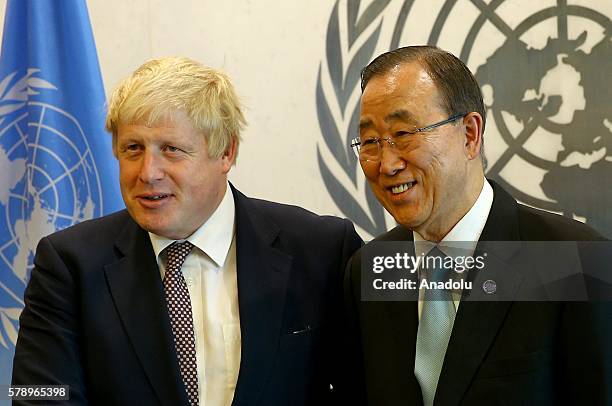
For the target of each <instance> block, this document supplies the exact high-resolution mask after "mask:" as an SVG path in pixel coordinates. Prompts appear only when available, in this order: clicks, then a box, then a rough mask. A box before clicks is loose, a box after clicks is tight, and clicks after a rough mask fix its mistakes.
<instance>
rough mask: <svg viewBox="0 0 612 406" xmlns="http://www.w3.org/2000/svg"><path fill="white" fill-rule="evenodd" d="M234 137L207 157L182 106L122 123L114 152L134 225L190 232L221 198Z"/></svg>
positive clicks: (165, 233)
mask: <svg viewBox="0 0 612 406" xmlns="http://www.w3.org/2000/svg"><path fill="white" fill-rule="evenodd" d="M235 151H236V146H235V143H234V144H232V146H231V147H230V148H229V149H228V151H226V152H225V153H224V154H223V155H222V156H221V157H220V158H210V157H209V156H208V148H207V143H206V138H205V136H204V134H202V133H200V132H198V131H196V130H195V129H194V128H193V126H192V125H191V122H190V121H189V119H188V118H187V116H186V115H185V114H184V113H182V112H177V113H175V114H173V116H172V118H171V119H170V118H166V119H165V120H163V121H162V122H160V123H159V124H157V125H155V126H152V127H147V126H145V125H141V124H120V125H119V127H118V131H117V139H116V144H115V154H116V156H117V159H118V160H119V178H120V184H121V194H122V196H123V200H124V202H125V205H126V207H127V209H128V211H129V213H130V215H131V216H132V218H133V219H134V221H136V223H138V225H140V226H141V227H142V228H144V229H145V230H147V231H150V232H152V233H154V234H157V235H160V236H162V237H166V238H170V239H183V238H186V237H188V236H190V235H191V234H192V233H193V232H194V231H195V230H196V229H197V228H198V227H200V226H201V225H202V224H204V223H205V222H206V220H208V218H209V217H210V216H211V214H212V213H213V212H214V211H215V209H216V208H217V206H219V204H220V203H221V200H222V199H223V196H224V193H225V190H226V187H227V186H226V185H227V173H228V172H229V170H230V168H231V166H232V164H233V161H234V156H235Z"/></svg>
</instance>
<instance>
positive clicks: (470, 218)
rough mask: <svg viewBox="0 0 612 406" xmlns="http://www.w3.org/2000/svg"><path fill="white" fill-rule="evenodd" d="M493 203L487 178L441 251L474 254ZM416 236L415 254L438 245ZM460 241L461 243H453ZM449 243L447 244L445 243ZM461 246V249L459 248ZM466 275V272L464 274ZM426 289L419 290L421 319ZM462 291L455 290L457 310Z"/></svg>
mask: <svg viewBox="0 0 612 406" xmlns="http://www.w3.org/2000/svg"><path fill="white" fill-rule="evenodd" d="M492 204H493V188H492V187H491V185H490V184H489V182H488V181H487V180H486V179H485V180H484V182H483V185H482V189H481V190H480V194H479V195H478V199H476V201H475V202H474V205H473V206H472V207H471V208H470V210H468V212H467V213H465V215H464V216H463V217H462V218H461V220H459V222H458V223H457V224H455V226H454V227H453V228H452V229H451V230H450V231H449V232H448V234H446V235H445V236H444V238H442V241H440V242H439V243H438V244H437V245H438V248H439V249H440V251H442V252H443V253H444V254H445V255H447V256H449V257H455V256H457V255H464V256H472V255H473V254H474V250H475V249H476V244H478V240H479V239H480V234H482V230H483V229H484V226H485V224H486V223H487V218H488V217H489V212H490V211H491V205H492ZM412 236H413V238H414V252H415V255H422V254H427V253H428V252H429V251H430V250H431V249H432V248H434V247H435V246H436V243H435V242H432V241H427V240H425V239H423V237H421V235H420V234H419V233H417V232H416V231H413V232H412ZM453 242H455V243H457V242H458V243H459V244H453ZM445 243H447V244H445ZM457 248H459V249H457ZM464 275H465V274H464ZM424 291H425V290H424V289H421V290H420V291H419V319H420V318H421V312H422V310H423V295H424V293H425V292H424ZM460 293H461V292H454V294H453V303H454V304H455V312H456V311H457V309H458V308H459V302H460V301H461V294H460Z"/></svg>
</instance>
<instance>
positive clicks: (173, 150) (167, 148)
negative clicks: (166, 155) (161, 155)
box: [164, 145, 181, 153]
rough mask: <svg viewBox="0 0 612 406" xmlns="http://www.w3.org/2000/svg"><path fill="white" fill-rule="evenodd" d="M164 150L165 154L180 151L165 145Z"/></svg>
mask: <svg viewBox="0 0 612 406" xmlns="http://www.w3.org/2000/svg"><path fill="white" fill-rule="evenodd" d="M164 149H165V150H166V151H167V152H172V153H174V152H180V151H181V149H180V148H177V147H174V146H172V145H166V146H165V147H164Z"/></svg>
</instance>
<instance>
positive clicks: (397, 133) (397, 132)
mask: <svg viewBox="0 0 612 406" xmlns="http://www.w3.org/2000/svg"><path fill="white" fill-rule="evenodd" d="M412 134H413V133H411V132H410V131H396V132H395V137H404V136H406V135H412Z"/></svg>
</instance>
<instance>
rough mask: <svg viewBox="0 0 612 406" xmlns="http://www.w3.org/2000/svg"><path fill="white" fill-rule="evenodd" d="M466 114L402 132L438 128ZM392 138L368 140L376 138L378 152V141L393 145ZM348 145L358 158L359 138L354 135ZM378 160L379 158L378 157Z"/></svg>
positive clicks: (411, 132) (416, 131) (379, 149)
mask: <svg viewBox="0 0 612 406" xmlns="http://www.w3.org/2000/svg"><path fill="white" fill-rule="evenodd" d="M467 115H468V113H461V114H455V115H453V116H450V117H449V118H447V119H446V120H442V121H439V122H437V123H434V124H430V125H427V126H425V127H420V128H415V129H414V130H412V131H406V130H404V132H405V133H407V134H410V135H414V134H417V133H422V132H427V131H430V130H433V129H434V128H438V127H442V126H443V125H446V124H450V123H452V122H453V121H457V120H458V119H460V118H464V117H465V116H467ZM393 138H395V137H393V136H391V137H386V138H383V137H378V138H370V139H369V140H368V141H370V140H376V143H377V144H378V151H379V152H380V151H382V144H381V143H380V142H381V141H387V142H388V143H389V145H395V142H394V141H393ZM350 147H351V149H352V150H353V153H354V154H355V156H356V157H357V158H359V152H360V151H361V140H360V139H359V137H355V138H353V139H352V140H351V143H350ZM378 160H380V158H379V159H378ZM378 160H377V161H378Z"/></svg>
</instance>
